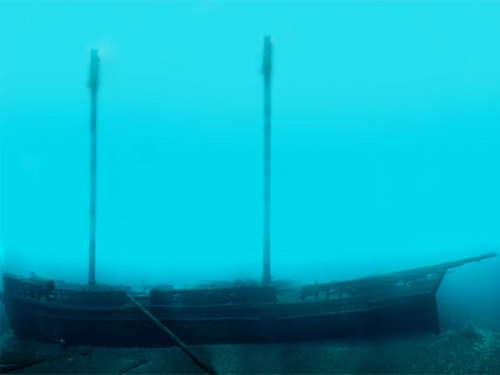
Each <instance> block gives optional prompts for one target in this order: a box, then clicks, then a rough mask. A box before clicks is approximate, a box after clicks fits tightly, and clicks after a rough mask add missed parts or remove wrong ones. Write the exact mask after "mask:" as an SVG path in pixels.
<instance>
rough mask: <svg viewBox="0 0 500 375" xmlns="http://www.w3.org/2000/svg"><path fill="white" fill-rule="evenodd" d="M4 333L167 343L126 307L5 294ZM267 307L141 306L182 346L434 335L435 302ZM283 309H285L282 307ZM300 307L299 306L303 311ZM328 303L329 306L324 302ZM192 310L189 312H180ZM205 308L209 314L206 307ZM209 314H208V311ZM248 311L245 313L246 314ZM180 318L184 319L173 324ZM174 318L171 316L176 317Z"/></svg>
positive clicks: (408, 299) (420, 298)
mask: <svg viewBox="0 0 500 375" xmlns="http://www.w3.org/2000/svg"><path fill="white" fill-rule="evenodd" d="M6 305H7V313H8V316H9V319H10V322H11V326H12V329H13V331H14V333H15V335H16V336H18V337H19V338H21V339H38V340H43V341H49V342H57V341H60V340H61V339H62V340H64V342H66V343H67V344H70V345H76V344H89V345H104V346H168V345H172V344H173V342H172V341H171V340H170V339H169V338H168V337H166V336H165V335H164V334H163V333H162V332H161V331H160V330H158V328H157V327H156V326H155V325H154V324H152V322H151V321H149V320H148V319H147V318H146V317H144V316H143V315H142V314H141V312H140V311H138V310H137V309H135V308H134V307H133V306H122V307H117V308H110V307H106V308H83V309H82V308H74V307H64V306H57V305H55V304H54V305H51V304H45V303H39V302H37V301H32V300H30V299H27V298H22V297H18V296H10V297H9V298H8V299H7V300H6ZM283 305H284V306H279V304H269V305H267V306H259V307H258V308H256V307H250V306H248V307H246V308H245V307H242V306H238V307H237V309H232V310H233V311H231V309H228V306H225V307H224V308H222V309H221V307H217V310H219V311H220V310H229V311H227V312H226V314H227V316H226V317H224V316H221V315H220V314H218V313H215V312H214V311H212V313H211V312H210V311H206V312H205V314H204V315H203V316H200V317H198V318H190V317H189V315H190V312H191V315H192V311H182V310H186V309H183V308H178V309H176V310H177V311H173V309H172V308H171V307H168V306H147V308H148V309H149V310H150V311H151V312H152V313H154V315H155V316H157V317H158V318H159V319H160V321H161V322H162V323H163V324H165V325H166V326H167V327H169V329H170V330H171V331H172V332H174V333H175V334H176V335H177V336H178V337H179V338H181V339H182V340H183V341H185V342H186V343H189V344H206V343H240V342H277V341H290V340H312V339H326V338H332V337H340V336H359V335H374V334H394V333H402V332H412V331H429V332H434V333H439V320H438V312H437V304H436V299H435V296H434V295H432V294H423V295H414V296H405V297H401V298H395V299H393V300H390V301H385V302H384V303H381V304H380V303H379V304H375V305H374V306H373V307H371V308H370V307H361V308H357V309H345V310H343V311H334V310H335V309H334V308H332V307H331V308H330V310H331V311H329V306H328V301H318V302H316V301H313V302H307V303H303V304H301V305H302V306H301V307H302V310H303V311H302V313H299V314H298V315H296V314H295V313H294V312H295V311H296V310H301V309H297V306H296V305H298V304H283ZM286 305H288V306H286ZM304 305H305V306H306V307H307V309H305V310H306V311H304V309H303V307H304ZM332 305H334V304H332ZM188 310H193V309H188ZM208 310H210V309H209V308H208ZM212 310H213V309H212ZM246 310H249V311H246ZM182 315H185V317H184V318H181V316H182ZM177 317H178V318H177Z"/></svg>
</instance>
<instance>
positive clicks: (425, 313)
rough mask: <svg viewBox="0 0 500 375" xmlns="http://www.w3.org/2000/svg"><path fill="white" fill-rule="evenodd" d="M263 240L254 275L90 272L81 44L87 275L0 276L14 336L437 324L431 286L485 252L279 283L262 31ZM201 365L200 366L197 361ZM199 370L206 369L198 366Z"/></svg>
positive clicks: (281, 331)
mask: <svg viewBox="0 0 500 375" xmlns="http://www.w3.org/2000/svg"><path fill="white" fill-rule="evenodd" d="M264 47H265V48H264V64H263V69H262V72H263V76H264V145H263V149H264V155H263V156H264V158H263V160H264V189H263V190H264V191H263V197H264V205H263V207H264V217H263V222H264V231H263V232H264V241H263V276H262V282H259V283H255V284H247V285H236V284H234V285H225V286H223V287H217V286H214V287H198V288H192V289H165V288H151V289H150V290H148V291H146V292H143V293H133V292H131V291H130V290H128V289H124V288H113V287H105V286H103V285H99V284H97V283H96V278H95V250H96V242H95V212H96V211H95V196H96V184H95V183H96V173H95V172H96V160H97V158H96V118H97V117H96V108H97V105H96V100H97V86H98V67H99V60H98V56H97V51H95V50H94V51H92V53H91V65H90V66H91V69H90V73H91V74H90V82H89V86H90V89H91V117H90V124H91V127H90V129H91V143H90V155H91V157H90V172H91V173H90V241H89V282H88V285H85V286H75V285H68V284H65V283H62V282H56V281H53V280H47V279H42V278H39V277H36V276H31V277H29V278H24V277H20V276H16V275H13V274H10V273H5V274H4V275H3V283H4V284H3V285H4V292H3V301H4V303H5V307H6V311H7V315H8V318H9V322H10V325H11V327H12V329H13V332H14V334H15V335H16V336H18V337H19V338H22V339H38V340H44V341H51V342H60V343H66V344H92V345H110V346H157V345H160V346H161V345H172V344H176V345H179V346H180V347H181V348H182V349H183V350H184V351H185V352H186V353H188V354H189V355H190V356H191V357H192V358H193V360H195V362H197V363H201V361H200V360H199V359H196V356H195V355H194V354H192V352H190V351H189V350H188V349H187V347H186V346H185V344H184V343H186V344H201V343H237V342H274V341H285V340H307V339H321V338H330V337H335V336H346V335H367V334H377V333H390V332H403V331H415V330H421V331H430V332H435V333H439V317H438V310H437V303H436V291H437V290H438V288H439V285H440V284H441V281H442V279H443V277H444V276H445V274H446V273H447V271H448V270H449V269H451V268H455V267H458V266H462V265H464V264H466V263H469V262H475V261H479V260H482V259H485V258H490V257H494V256H496V255H497V254H496V253H488V254H484V255H481V256H478V257H472V258H467V259H463V260H459V261H455V262H449V263H443V264H439V265H434V266H429V267H423V268H415V269H412V270H406V271H400V272H395V273H390V274H386V275H378V276H371V277H365V278H360V279H355V280H349V281H341V282H329V283H317V282H314V283H313V284H310V285H304V286H302V287H298V288H288V289H287V288H285V289H284V288H282V287H280V286H279V285H278V284H277V283H274V282H273V281H272V280H271V272H270V196H271V194H270V192H271V189H270V188H271V187H270V155H271V143H270V126H271V101H270V98H271V96H270V88H271V39H270V38H269V37H266V38H265V39H264ZM202 367H203V366H202ZM204 368H205V369H206V370H207V371H208V372H213V371H212V370H213V369H210V368H209V367H207V366H205V367H204Z"/></svg>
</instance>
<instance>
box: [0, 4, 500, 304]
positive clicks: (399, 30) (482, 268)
mask: <svg viewBox="0 0 500 375" xmlns="http://www.w3.org/2000/svg"><path fill="white" fill-rule="evenodd" d="M499 17H500V3H496V2H464V1H457V2H454V1H439V2H416V1H407V2H396V1H381V2H377V1H369V2H360V1H354V2H340V1H339V2H336V1H332V2H326V1H325V2H321V1H318V2H300V1H289V2H287V1H283V2H269V3H266V2H250V1H244V2H233V1H224V2H189V1H188V2H159V1H158V2H147V3H146V2H133V1H109V2H101V3H99V2H77V1H73V2H58V1H53V2H36V3H35V2H14V1H2V2H1V3H0V79H1V85H0V100H1V102H0V105H1V112H0V121H1V128H0V129H1V134H0V137H1V171H2V173H1V186H2V190H1V197H2V200H1V232H0V241H1V243H0V246H1V247H0V250H1V252H2V268H3V269H4V270H8V271H11V272H17V273H21V274H25V275H27V274H28V273H29V272H30V271H32V270H33V271H35V272H36V273H37V274H40V275H43V276H47V277H53V278H57V279H66V280H68V281H72V282H82V283H85V282H86V280H87V269H88V263H87V262H88V204H89V201H88V196H89V192H88V186H89V173H88V172H89V107H90V95H89V90H88V87H87V82H88V71H89V54H90V49H92V48H96V49H98V50H99V55H100V60H101V79H100V87H99V96H98V120H97V127H98V135H97V137H98V171H97V186H98V187H97V281H98V282H102V283H104V282H106V283H121V284H134V285H135V284H152V283H159V282H174V283H178V284H183V283H188V282H196V281H200V280H201V281H203V280H228V279H232V278H244V279H256V280H259V279H260V277H261V272H262V270H261V264H262V258H261V254H262V227H263V223H262V211H263V206H262V185H263V175H262V153H263V149H262V147H263V109H262V106H263V82H262V75H261V72H260V69H261V64H262V44H263V43H262V39H263V36H264V35H272V37H273V43H274V55H273V76H272V204H271V212H272V219H271V225H272V229H271V258H272V267H271V272H272V277H273V279H274V280H282V279H293V280H298V281H306V282H311V281H313V280H319V281H330V280H333V279H336V280H341V279H347V278H351V277H358V276H364V275H367V274H371V273H380V272H388V271H394V270H398V269H401V268H411V267H414V266H421V265H426V264H433V263H438V262H443V261H448V260H455V259H459V258H462V257H468V256H474V255H479V254H481V253H484V252H487V251H490V250H497V249H498V248H499V247H500V231H499V228H500V215H499V212H500V194H499V192H500V173H499V165H500V163H499V162H500V147H498V145H499V144H500V109H499V108H500V106H499V98H500V49H499V48H497V45H498V40H499V36H500V23H498V19H499ZM499 266H500V259H499V258H496V259H492V260H488V261H486V262H484V263H480V264H473V265H469V266H467V268H466V267H464V268H461V269H459V270H457V272H456V273H455V274H453V275H450V276H449V278H448V277H447V279H446V281H445V284H443V288H442V290H441V292H440V293H441V294H442V295H438V297H440V298H442V299H443V300H445V301H455V302H457V303H461V304H462V306H463V307H467V306H470V305H472V304H473V305H475V306H484V308H488V309H493V310H494V311H500V302H499V298H498V290H499V288H500V276H499V272H498V271H499ZM444 294H446V295H444ZM456 295H460V296H465V297H464V298H455V297H454V296H456Z"/></svg>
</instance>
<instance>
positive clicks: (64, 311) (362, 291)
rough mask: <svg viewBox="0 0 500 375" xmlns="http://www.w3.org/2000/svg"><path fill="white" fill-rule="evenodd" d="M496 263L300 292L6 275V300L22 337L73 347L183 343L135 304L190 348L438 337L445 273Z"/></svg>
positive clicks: (438, 267) (450, 265)
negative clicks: (70, 283)
mask: <svg viewBox="0 0 500 375" xmlns="http://www.w3.org/2000/svg"><path fill="white" fill-rule="evenodd" d="M496 255H497V254H495V253H488V254H484V255H482V256H478V257H473V258H468V259H463V260H460V261H456V262H449V263H444V264H439V265H435V266H429V267H423V268H416V269H412V270H406V271H400V272H395V273H390V274H386V275H379V276H371V277H365V278H360V279H355V280H349V281H342V282H330V283H314V284H311V285H305V286H302V287H301V288H298V289H291V290H282V289H279V288H278V287H276V286H273V285H272V284H271V285H245V286H233V287H227V286H226V287H221V288H217V287H211V288H194V289H161V288H152V289H151V290H150V291H149V293H143V294H134V293H131V292H129V291H128V290H126V289H112V288H108V289H106V288H104V287H99V286H96V287H92V288H90V287H87V286H81V287H80V288H78V287H72V288H66V289H65V288H64V285H62V286H59V285H57V283H56V282H54V281H52V280H46V279H41V278H37V277H31V278H21V277H19V276H15V275H11V274H4V299H5V305H6V310H7V314H8V317H9V321H10V324H11V326H12V329H13V331H14V333H15V334H16V336H18V337H20V338H24V339H28V338H29V339H39V340H44V341H52V342H65V343H67V344H93V345H110V346H157V345H172V344H174V341H173V340H172V338H170V337H169V336H168V335H165V334H164V333H163V332H162V331H161V330H159V329H158V328H157V327H156V326H155V324H153V323H152V322H151V320H150V319H149V317H148V316H147V315H145V314H144V313H143V311H142V310H141V309H140V308H138V306H137V304H136V303H134V302H137V303H139V304H140V305H141V306H142V307H143V308H144V309H146V310H147V311H149V312H150V313H151V314H152V315H154V316H155V317H156V318H157V319H158V320H159V321H161V323H162V324H164V325H165V326H166V327H168V328H169V329H170V330H171V331H172V332H174V333H175V335H177V336H178V337H179V338H181V339H182V340H183V341H184V342H186V343H188V344H201V343H238V342H274V341H285V340H308V339H322V338H330V337H338V336H347V335H369V334H386V333H396V332H411V331H430V332H434V333H439V317H438V310H437V303H436V291H437V289H438V288H439V285H440V284H441V281H442V279H443V277H444V276H445V274H446V272H447V271H448V270H449V269H451V268H454V267H458V266H461V265H463V264H466V263H469V262H474V261H479V260H481V259H485V258H489V257H493V256H496ZM61 340H63V341H61Z"/></svg>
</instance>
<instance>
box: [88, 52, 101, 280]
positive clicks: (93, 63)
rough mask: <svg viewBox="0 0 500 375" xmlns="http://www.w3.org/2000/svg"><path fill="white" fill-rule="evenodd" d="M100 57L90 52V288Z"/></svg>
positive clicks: (93, 249) (92, 266) (93, 234)
mask: <svg viewBox="0 0 500 375" xmlns="http://www.w3.org/2000/svg"><path fill="white" fill-rule="evenodd" d="M98 76H99V56H98V55H97V50H96V49H93V50H91V51H90V78H89V87H90V241H89V286H90V287H93V286H95V206H96V203H95V202H96V166H97V157H96V143H97V140H96V122H97V118H96V112H97V85H98Z"/></svg>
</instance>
